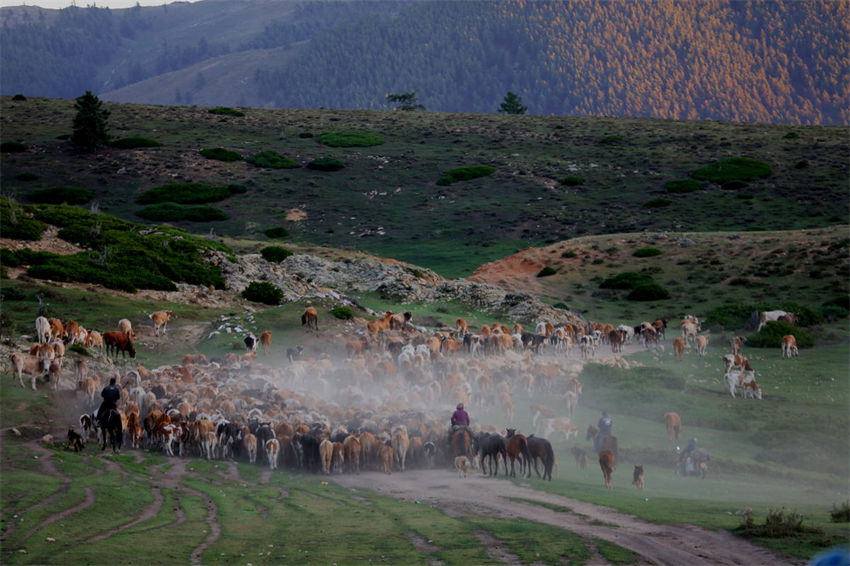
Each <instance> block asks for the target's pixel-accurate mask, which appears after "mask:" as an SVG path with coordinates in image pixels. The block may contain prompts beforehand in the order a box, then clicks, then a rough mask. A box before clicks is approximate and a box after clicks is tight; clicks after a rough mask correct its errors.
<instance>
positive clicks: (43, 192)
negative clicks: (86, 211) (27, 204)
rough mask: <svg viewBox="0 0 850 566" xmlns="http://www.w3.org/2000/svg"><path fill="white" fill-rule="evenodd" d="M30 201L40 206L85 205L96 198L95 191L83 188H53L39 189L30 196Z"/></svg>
mask: <svg viewBox="0 0 850 566" xmlns="http://www.w3.org/2000/svg"><path fill="white" fill-rule="evenodd" d="M28 198H29V200H30V201H32V202H34V203H38V204H62V203H66V204H85V203H87V202H89V201H90V200H91V199H93V198H94V191H92V190H91V189H86V188H83V187H71V186H62V187H53V188H50V189H38V190H36V191H33V192H31V193H30V194H29V196H28Z"/></svg>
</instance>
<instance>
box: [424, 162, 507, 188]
mask: <svg viewBox="0 0 850 566" xmlns="http://www.w3.org/2000/svg"><path fill="white" fill-rule="evenodd" d="M495 171H496V169H495V168H493V167H490V166H489V165H473V166H471V167H457V168H456V169H451V170H449V171H446V173H445V174H444V175H443V176H442V177H440V179H439V180H438V181H437V184H438V185H451V184H452V183H456V182H458V181H469V180H472V179H477V178H478V177H486V176H487V175H492V174H493V173H494V172H495Z"/></svg>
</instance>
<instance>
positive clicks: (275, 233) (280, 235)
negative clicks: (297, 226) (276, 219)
mask: <svg viewBox="0 0 850 566" xmlns="http://www.w3.org/2000/svg"><path fill="white" fill-rule="evenodd" d="M263 234H265V235H266V237H267V238H274V239H276V240H282V239H284V238H288V237H289V230H287V229H286V228H284V227H283V226H275V227H274V228H269V229H267V230H265V231H264V232H263Z"/></svg>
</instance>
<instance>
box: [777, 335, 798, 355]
mask: <svg viewBox="0 0 850 566" xmlns="http://www.w3.org/2000/svg"><path fill="white" fill-rule="evenodd" d="M781 347H782V353H781V356H782V358H783V359H784V358H788V359H789V360H790V359H791V358H793V357H794V356H796V355H798V351H797V339H796V338H794V335H793V334H786V335H785V336H783V337H782V344H781Z"/></svg>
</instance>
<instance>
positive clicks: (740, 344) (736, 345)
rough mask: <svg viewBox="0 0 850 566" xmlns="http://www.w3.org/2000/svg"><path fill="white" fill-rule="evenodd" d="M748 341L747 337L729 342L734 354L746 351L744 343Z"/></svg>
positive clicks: (738, 337)
mask: <svg viewBox="0 0 850 566" xmlns="http://www.w3.org/2000/svg"><path fill="white" fill-rule="evenodd" d="M746 341H747V337H746V336H735V337H734V338H732V339H730V340H729V345H730V346H731V347H732V353H733V354H734V355H738V354H740V353H741V351H742V350H743V349H744V342H746Z"/></svg>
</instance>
